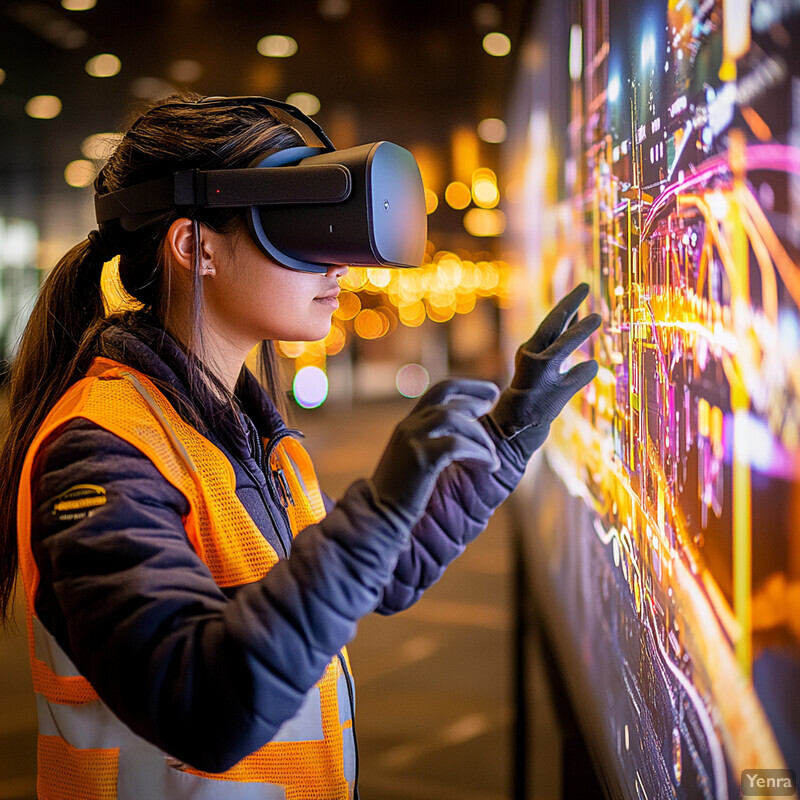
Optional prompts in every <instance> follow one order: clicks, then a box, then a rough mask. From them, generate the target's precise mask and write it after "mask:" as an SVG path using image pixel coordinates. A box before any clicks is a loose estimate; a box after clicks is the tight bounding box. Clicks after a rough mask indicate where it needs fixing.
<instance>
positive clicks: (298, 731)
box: [272, 686, 325, 742]
mask: <svg viewBox="0 0 800 800" xmlns="http://www.w3.org/2000/svg"><path fill="white" fill-rule="evenodd" d="M324 738H325V734H324V733H323V732H322V699H321V697H320V692H319V688H318V687H316V686H314V687H313V688H312V689H311V691H310V692H309V693H308V694H307V695H306V697H305V700H303V704H302V705H301V706H300V710H299V711H298V712H297V713H296V714H295V715H294V716H293V717H292V718H291V719H288V720H286V722H284V723H283V725H281V727H280V728H278V732H277V733H276V734H275V736H274V738H273V739H272V741H273V742H304V741H319V740H320V739H324Z"/></svg>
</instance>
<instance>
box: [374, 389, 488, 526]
mask: <svg viewBox="0 0 800 800" xmlns="http://www.w3.org/2000/svg"><path fill="white" fill-rule="evenodd" d="M499 393H500V390H499V389H498V388H497V386H495V385H494V384H493V383H490V382H489V381H478V380H459V379H450V380H446V381H442V382H441V383H437V384H435V385H434V386H432V387H431V388H430V389H428V391H427V392H426V393H425V394H424V395H423V396H422V397H421V398H420V400H419V402H418V403H417V405H416V406H414V409H413V411H412V412H411V413H410V414H409V415H408V416H407V417H406V418H405V419H404V420H402V422H400V424H399V425H398V426H397V427H396V428H395V430H394V433H393V434H392V436H391V438H390V440H389V444H388V445H387V447H386V450H385V451H384V453H383V455H382V456H381V460H380V462H379V464H378V467H377V469H376V470H375V474H374V475H373V476H372V487H373V489H374V491H375V495H376V497H377V498H378V500H380V502H381V503H383V504H384V505H386V506H388V507H389V508H390V509H391V510H392V511H394V512H395V513H397V514H398V515H399V516H400V517H401V518H402V519H403V520H404V522H406V523H407V524H408V525H409V526H411V525H413V524H414V523H415V522H416V521H417V520H418V519H419V518H420V517H421V516H422V513H423V512H424V511H425V507H426V506H427V505H428V500H429V499H430V496H431V493H432V492H433V487H434V484H435V483H436V479H437V477H438V476H439V473H440V472H441V471H442V470H443V469H444V468H445V467H446V466H447V465H448V464H450V463H451V462H452V461H466V462H471V463H473V464H481V465H483V466H484V467H488V469H489V470H490V471H494V470H496V469H497V468H498V467H499V466H500V461H499V459H498V458H497V453H496V452H495V448H494V444H493V442H492V440H491V439H490V438H489V435H488V434H487V432H486V431H485V430H484V428H483V426H482V425H481V423H480V422H478V419H477V418H478V417H479V416H481V415H482V414H485V413H486V412H487V411H488V410H489V409H490V408H491V407H492V405H493V404H494V402H495V400H496V399H497V396H498V394H499Z"/></svg>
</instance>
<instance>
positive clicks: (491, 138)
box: [478, 117, 508, 144]
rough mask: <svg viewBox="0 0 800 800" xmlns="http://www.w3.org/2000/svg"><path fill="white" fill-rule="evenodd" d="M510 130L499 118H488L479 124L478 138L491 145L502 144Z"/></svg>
mask: <svg viewBox="0 0 800 800" xmlns="http://www.w3.org/2000/svg"><path fill="white" fill-rule="evenodd" d="M507 135H508V129H507V128H506V124H505V122H503V120H501V119H497V117H487V118H486V119H483V120H481V121H480V122H479V123H478V136H480V138H481V139H483V141H484V142H488V143H489V144H501V143H502V142H504V141H505V140H506V136H507Z"/></svg>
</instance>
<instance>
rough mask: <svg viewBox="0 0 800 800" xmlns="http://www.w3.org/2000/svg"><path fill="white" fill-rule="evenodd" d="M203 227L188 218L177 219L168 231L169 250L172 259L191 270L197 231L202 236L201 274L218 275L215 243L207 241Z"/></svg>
mask: <svg viewBox="0 0 800 800" xmlns="http://www.w3.org/2000/svg"><path fill="white" fill-rule="evenodd" d="M203 230H204V229H203V227H202V226H201V225H199V224H197V225H195V223H194V222H193V221H192V220H190V219H188V218H186V217H181V218H180V219H176V220H175V222H173V223H172V225H170V226H169V230H168V231H167V251H168V253H169V255H170V257H171V259H172V261H173V262H174V263H175V264H177V265H178V266H179V267H183V269H186V270H188V271H189V272H191V271H192V270H193V269H194V241H195V233H197V234H199V236H200V274H201V275H216V274H217V271H216V267H215V265H214V252H213V245H212V244H211V243H210V242H207V241H205V239H204V237H203Z"/></svg>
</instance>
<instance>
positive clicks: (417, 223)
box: [95, 97, 428, 273]
mask: <svg viewBox="0 0 800 800" xmlns="http://www.w3.org/2000/svg"><path fill="white" fill-rule="evenodd" d="M245 104H248V105H251V106H254V107H257V108H259V109H264V110H266V111H267V112H268V113H269V114H270V115H272V116H273V117H275V118H276V119H277V120H278V121H279V122H285V123H286V124H289V125H291V126H292V127H293V128H294V129H295V130H297V132H298V133H299V134H300V135H301V136H302V138H303V139H304V141H306V142H307V144H306V146H303V147H290V148H286V149H284V150H277V151H274V152H272V153H269V154H266V155H265V156H264V157H263V158H259V159H256V161H255V162H254V163H253V164H252V165H251V166H250V167H248V168H245V169H218V170H199V169H190V170H183V171H180V172H175V173H173V174H172V175H170V176H168V177H165V178H158V179H155V180H151V181H146V182H144V183H139V184H135V185H134V186H129V187H126V188H125V189H120V190H118V191H116V192H109V193H108V194H101V195H95V214H96V218H97V222H98V225H99V227H100V232H101V234H102V235H103V238H104V239H105V240H109V239H110V240H111V241H115V240H118V234H119V231H115V230H114V227H115V226H119V227H121V228H122V229H123V230H124V231H132V230H136V229H137V228H139V227H141V226H143V225H145V224H147V222H149V221H150V220H151V219H152V215H153V214H154V213H156V212H161V211H164V210H166V209H169V208H185V209H187V211H188V210H191V209H194V208H234V207H242V208H247V209H248V212H247V224H248V228H249V230H250V234H251V236H252V238H253V241H254V242H255V243H256V244H257V245H258V247H259V248H260V249H261V251H262V252H263V253H264V254H265V255H267V256H269V257H270V258H271V259H272V260H274V261H275V262H277V263H278V264H281V265H282V266H284V267H288V268H289V269H295V270H300V271H302V272H319V273H324V272H327V270H328V269H329V268H330V267H331V266H337V265H348V266H382V267H418V266H420V265H421V264H422V260H423V257H424V254H425V244H426V240H427V233H428V224H427V213H426V209H425V189H424V187H423V184H422V178H421V176H420V172H419V167H418V166H417V162H416V161H415V160H414V156H413V155H412V154H411V153H410V152H409V151H408V150H406V149H405V148H403V147H400V146H399V145H396V144H393V143H392V142H372V143H370V144H363V145H359V146H358V147H350V148H347V149H345V150H336V148H335V147H334V146H333V144H332V143H331V141H330V139H328V137H327V136H326V135H325V133H324V132H323V130H322V128H320V126H319V125H318V124H317V123H316V122H314V120H312V119H311V118H310V117H308V116H306V115H305V114H303V113H302V112H301V111H300V110H299V109H297V108H296V107H295V106H292V105H289V104H288V103H281V102H279V101H276V100H270V99H269V98H265V97H224V98H223V97H209V98H204V99H203V100H199V101H196V102H195V103H184V102H179V103H174V105H181V106H185V105H201V106H208V107H209V108H214V107H221V106H231V105H245ZM167 105H172V104H167ZM159 108H164V106H160V107H159ZM141 119H142V118H140V120H141ZM137 123H138V120H137V122H136V123H134V125H133V126H132V127H131V131H133V130H135V128H136V125H137Z"/></svg>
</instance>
